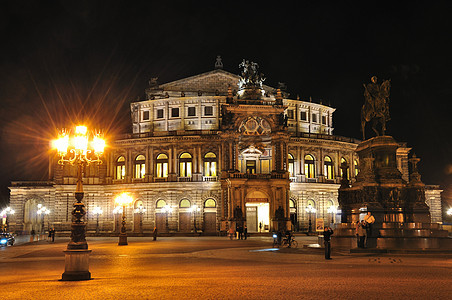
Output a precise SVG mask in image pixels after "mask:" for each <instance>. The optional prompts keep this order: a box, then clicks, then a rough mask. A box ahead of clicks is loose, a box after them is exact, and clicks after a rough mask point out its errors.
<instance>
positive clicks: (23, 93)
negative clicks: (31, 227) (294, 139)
mask: <svg viewBox="0 0 452 300" xmlns="http://www.w3.org/2000/svg"><path fill="white" fill-rule="evenodd" d="M318 2H319V1H287V2H284V1H278V2H270V3H271V5H268V4H264V1H256V2H249V1H241V2H238V1H237V2H235V1H211V2H204V5H203V6H201V5H199V4H197V5H195V4H194V3H200V2H199V1H196V2H195V1H185V2H175V3H172V2H170V1H160V2H156V1H130V0H129V1H94V0H89V1H80V0H79V1H3V2H2V8H1V9H0V30H1V37H2V43H1V46H0V49H1V50H0V51H1V55H0V101H1V107H0V129H1V136H0V139H1V140H0V154H1V158H0V159H1V161H0V162H1V165H2V168H1V173H0V187H1V191H2V194H3V195H4V196H3V201H6V199H7V195H8V194H7V191H8V189H7V187H8V185H9V184H10V181H11V180H12V181H14V180H26V179H28V180H40V179H46V177H47V155H48V153H47V151H48V143H49V139H50V138H51V137H53V136H54V135H55V132H56V128H59V127H68V126H70V125H71V123H72V122H76V121H77V120H86V119H89V120H90V122H91V123H90V125H91V126H92V127H97V128H103V129H105V130H106V131H107V132H108V133H109V134H110V135H114V134H116V133H125V132H130V130H131V129H130V113H129V103H130V102H131V101H134V100H136V99H137V98H138V97H143V96H144V89H145V88H146V87H147V82H148V79H149V78H150V77H155V76H158V77H159V82H161V83H164V82H168V81H171V80H176V79H181V78H184V77H187V76H191V75H196V74H199V73H202V72H207V71H210V70H212V69H213V67H214V63H215V58H216V56H217V55H221V56H222V58H223V63H224V69H225V70H226V71H229V72H232V73H235V74H238V71H239V68H238V64H239V63H240V62H241V61H242V59H244V58H245V59H248V60H251V61H254V62H257V63H258V64H259V66H260V71H261V72H263V73H264V74H265V76H266V78H267V80H266V82H265V84H267V85H270V86H276V85H277V83H278V82H284V83H286V84H287V87H288V91H289V92H290V93H291V95H292V98H296V96H297V95H299V96H300V98H301V99H302V100H307V99H309V97H312V98H313V101H314V102H320V101H322V102H323V103H324V104H330V105H331V106H333V107H335V108H337V111H336V112H335V114H334V119H333V120H334V126H335V131H334V132H335V134H336V135H341V136H349V137H355V138H361V133H360V130H359V127H360V108H361V105H362V104H363V101H364V98H363V83H368V82H369V80H370V77H371V76H373V75H376V76H377V77H378V78H379V79H381V80H383V79H391V82H392V88H391V103H390V109H391V118H392V120H391V121H390V122H389V123H388V131H387V133H388V134H390V135H392V136H394V138H395V139H396V140H398V141H403V142H407V145H408V146H409V147H412V148H413V149H414V152H415V153H416V155H417V156H419V157H420V158H421V159H422V160H421V163H420V170H421V174H422V176H423V177H422V178H423V180H424V182H425V183H427V184H441V185H442V186H443V187H447V186H448V185H451V184H452V177H451V173H452V158H451V157H452V155H451V154H452V153H451V150H452V147H451V134H450V129H451V128H452V121H451V120H452V119H451V117H450V107H451V105H449V102H450V101H451V99H452V84H451V83H452V75H451V67H452V59H451V56H452V51H451V50H452V42H451V41H452V34H451V33H452V21H451V19H452V18H451V17H450V13H451V11H452V10H451V8H452V5H451V4H448V2H441V1H429V2H427V1H419V2H417V1H409V2H403V1H390V2H382V1H374V2H368V1H355V2H351V1H350V2H349V1H334V2H325V1H322V3H321V4H318ZM362 2H363V4H359V3H362ZM163 3H165V4H163ZM267 3H268V2H267ZM369 4H371V6H369ZM361 5H362V6H361Z"/></svg>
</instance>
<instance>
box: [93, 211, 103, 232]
mask: <svg viewBox="0 0 452 300" xmlns="http://www.w3.org/2000/svg"><path fill="white" fill-rule="evenodd" d="M103 213H104V211H103V210H102V208H100V207H99V206H96V207H95V208H94V210H93V214H95V215H96V234H99V215H101V214H103Z"/></svg>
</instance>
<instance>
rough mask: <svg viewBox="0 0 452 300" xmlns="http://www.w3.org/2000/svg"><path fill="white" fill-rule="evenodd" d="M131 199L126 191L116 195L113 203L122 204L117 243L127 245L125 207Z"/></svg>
mask: <svg viewBox="0 0 452 300" xmlns="http://www.w3.org/2000/svg"><path fill="white" fill-rule="evenodd" d="M132 201H133V198H132V197H131V196H130V195H128V194H127V193H122V194H121V195H119V196H117V197H116V199H115V203H116V204H117V205H118V206H122V227H121V230H120V232H119V241H118V245H120V246H123V245H128V243H127V231H126V230H127V229H126V207H127V206H129V205H130V204H131V203H132Z"/></svg>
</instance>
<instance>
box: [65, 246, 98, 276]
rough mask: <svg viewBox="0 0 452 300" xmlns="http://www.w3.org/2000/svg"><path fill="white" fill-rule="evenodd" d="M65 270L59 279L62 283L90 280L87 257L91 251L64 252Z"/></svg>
mask: <svg viewBox="0 0 452 300" xmlns="http://www.w3.org/2000/svg"><path fill="white" fill-rule="evenodd" d="M63 252H64V255H65V270H64V273H63V275H62V277H61V280H62V281H80V280H90V279H91V273H90V272H89V255H90V253H91V250H66V251H63Z"/></svg>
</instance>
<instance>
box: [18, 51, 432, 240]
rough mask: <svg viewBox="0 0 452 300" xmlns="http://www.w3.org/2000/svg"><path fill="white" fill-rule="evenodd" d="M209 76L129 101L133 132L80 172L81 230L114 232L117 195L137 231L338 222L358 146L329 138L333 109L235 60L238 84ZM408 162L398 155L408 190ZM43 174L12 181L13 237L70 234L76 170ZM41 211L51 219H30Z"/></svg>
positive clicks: (217, 73) (218, 71)
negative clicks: (128, 201)
mask: <svg viewBox="0 0 452 300" xmlns="http://www.w3.org/2000/svg"><path fill="white" fill-rule="evenodd" d="M215 67H216V68H215V69H214V70H213V71H210V72H207V73H203V74H200V75H196V76H192V77H188V78H184V79H181V80H177V81H173V82H169V83H166V84H161V85H159V84H158V82H157V79H156V78H153V79H151V80H150V82H149V88H148V89H146V91H145V94H146V99H145V100H141V101H136V102H133V103H131V105H130V109H131V118H132V124H133V132H132V133H130V134H126V135H124V136H121V137H117V139H116V140H114V141H110V142H109V146H110V147H109V150H108V152H107V153H106V154H105V156H104V160H105V163H104V164H101V165H100V166H90V167H87V168H86V170H85V174H84V179H83V181H84V191H85V198H84V200H83V201H84V203H85V205H86V208H87V211H88V212H87V215H86V221H87V223H88V231H95V230H99V231H100V232H103V233H112V234H114V233H115V232H118V230H119V220H120V214H118V209H116V208H115V205H114V198H115V197H116V195H118V194H119V193H121V192H128V193H130V194H131V195H132V196H133V198H134V199H135V201H134V203H133V207H130V208H128V209H127V211H126V215H127V222H128V224H127V227H128V229H129V230H131V231H133V232H136V233H147V232H151V231H152V229H153V227H154V226H156V227H157V228H158V230H159V232H181V233H189V232H194V231H202V232H203V233H204V234H217V233H219V232H222V231H226V230H227V229H228V228H229V226H233V227H236V226H242V225H246V226H247V228H248V232H251V233H252V232H259V231H261V232H268V231H272V230H275V229H278V228H292V229H293V230H297V231H308V230H310V229H311V230H315V228H311V227H313V226H314V224H315V220H316V219H317V218H322V219H323V220H324V222H325V223H331V222H333V223H334V222H338V221H340V218H339V217H338V216H337V215H336V211H335V208H337V207H338V200H337V199H338V188H339V185H340V184H339V183H340V181H341V178H342V176H347V177H348V178H349V179H350V180H351V181H353V180H354V178H355V176H356V175H357V174H358V172H359V161H358V156H357V155H356V153H355V149H356V147H357V144H358V142H359V141H357V140H355V139H353V138H347V137H340V136H336V135H334V134H333V130H334V128H333V113H334V111H335V109H334V108H332V107H329V106H326V105H322V104H318V103H313V102H312V101H303V100H300V99H290V98H289V95H288V94H286V93H285V92H284V90H283V89H281V88H273V87H269V86H266V85H264V84H263V82H264V80H265V79H264V77H263V75H262V74H260V73H259V72H258V66H257V64H255V63H252V62H248V61H243V62H242V63H241V64H240V67H241V70H242V72H241V74H240V75H235V74H232V73H229V72H226V71H224V70H223V69H222V63H221V60H220V59H217V63H216V65H215ZM409 152H410V149H409V148H407V147H406V145H400V147H399V149H398V150H397V163H398V168H399V170H400V171H401V172H402V174H403V176H404V178H405V179H406V180H407V178H408V154H409ZM344 162H345V163H347V164H348V165H349V167H350V168H349V169H348V174H342V171H341V168H340V165H341V164H342V163H344ZM50 169H51V170H52V172H51V174H50V175H51V180H49V181H47V182H23V181H22V182H21V181H16V182H12V186H11V187H10V190H11V203H10V204H11V206H12V207H13V208H14V210H15V211H16V214H15V215H14V216H13V217H12V218H11V219H10V222H9V225H10V227H11V230H14V231H16V232H21V231H30V230H31V229H35V230H37V231H39V230H42V229H43V228H47V227H48V226H53V227H55V228H56V230H57V231H59V232H61V231H69V230H70V223H71V210H72V204H73V202H74V191H75V182H76V172H75V169H74V168H72V167H69V166H64V167H63V166H60V165H58V164H56V162H55V160H52V161H51V164H50ZM427 191H428V196H427V201H428V202H429V204H430V207H432V208H435V209H434V210H432V221H441V212H440V210H439V211H437V210H436V209H437V207H438V203H439V208H440V191H439V190H438V188H437V187H433V188H429V189H428V190H427ZM38 204H41V205H44V206H46V207H47V208H48V209H50V213H49V214H48V215H37V207H38ZM96 207H100V208H101V209H102V212H103V213H102V214H95V213H94V212H95V211H96V209H95V208H96ZM309 209H310V210H309Z"/></svg>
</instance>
